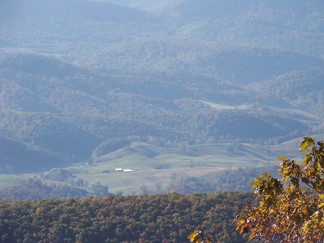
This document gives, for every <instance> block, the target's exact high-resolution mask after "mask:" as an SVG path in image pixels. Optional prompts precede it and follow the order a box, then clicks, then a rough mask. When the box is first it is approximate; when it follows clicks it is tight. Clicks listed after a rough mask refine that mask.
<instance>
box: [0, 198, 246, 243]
mask: <svg viewBox="0 0 324 243" xmlns="http://www.w3.org/2000/svg"><path fill="white" fill-rule="evenodd" d="M251 199H252V195H251V194H244V193H218V194H193V195H188V196H184V195H180V194H161V195H152V196H143V195H139V196H109V197H103V198H82V199H65V200H41V201H1V202H0V215H1V218H2V219H5V220H1V222H0V233H1V237H2V238H1V241H2V242H4V243H9V242H19V241H25V242H37V241H50V242H60V243H62V242H74V241H77V242H116V243H117V242H187V235H188V234H189V233H191V232H192V231H193V230H194V229H195V228H197V227H199V228H201V229H206V230H207V229H208V231H206V232H205V233H206V234H208V235H210V237H211V238H212V240H213V241H214V242H217V241H219V242H231V243H233V242H246V240H245V239H243V238H242V237H241V236H240V235H239V234H238V233H237V232H235V215H237V213H239V212H240V210H241V208H242V207H243V206H244V205H246V204H249V203H250V202H251Z"/></svg>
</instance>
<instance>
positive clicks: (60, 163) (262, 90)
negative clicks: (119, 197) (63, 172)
mask: <svg viewBox="0 0 324 243" xmlns="http://www.w3.org/2000/svg"><path fill="white" fill-rule="evenodd" d="M323 12H324V6H323V3H322V2H321V1H315V0H312V1H304V0H298V1H285V3H283V2H281V1H272V2H271V3H270V2H269V3H268V2H267V3H265V2H264V1H245V2H242V1H238V0H231V1H227V2H226V3H224V2H223V1H218V0H217V1H211V0H204V1H192V0H181V1H180V0H179V1H174V2H173V3H172V4H170V1H169V0H165V1H162V0H161V1H156V2H155V3H154V4H151V5H150V2H149V1H144V0H135V1H119V2H118V1H112V0H111V1H89V0H68V1H61V0H60V1H53V0H46V1H40V0H32V1H7V0H5V1H1V3H0V19H1V23H0V29H1V31H0V87H1V89H0V117H1V119H0V138H1V140H0V141H1V148H0V158H1V159H0V165H1V172H2V173H13V174H17V173H19V174H23V173H32V174H33V173H47V172H48V171H50V170H51V169H55V168H63V167H64V168H65V169H67V170H68V171H69V172H70V173H72V174H73V176H75V178H77V179H81V180H84V181H88V182H89V183H88V184H89V185H90V186H91V185H92V184H94V183H96V182H100V183H103V184H104V185H109V186H110V188H111V191H114V192H118V191H121V192H127V193H131V192H132V191H135V192H136V193H138V192H140V191H141V186H143V185H149V187H150V190H152V188H154V187H156V188H157V187H159V186H157V185H156V183H161V185H162V188H164V189H166V188H167V187H168V186H169V185H170V183H172V180H173V179H172V178H174V177H175V174H177V178H181V176H183V178H188V177H189V178H190V177H197V178H198V177H204V176H208V174H213V175H214V173H219V172H220V171H223V170H227V169H229V168H232V169H235V168H239V167H246V166H253V167H260V166H261V165H263V164H265V163H269V162H271V161H272V160H275V158H276V156H277V155H280V152H281V151H285V152H286V150H285V149H284V148H282V149H278V147H279V148H280V145H281V144H283V145H285V144H287V143H289V141H296V139H297V140H298V139H299V138H300V137H302V136H306V135H309V134H313V135H315V136H316V137H317V139H322V137H323V136H322V134H324V121H323V119H324V118H323V114H324V110H323V104H324V101H323V97H324V94H323V92H324V87H323V79H324V72H323V67H324V59H323V58H324V49H323V44H322V43H323V36H324V35H323V34H324V28H323V26H324V19H323V17H322V16H323ZM207 148H208V149H207ZM293 152H294V151H293ZM293 152H292V153H293ZM118 167H122V168H124V169H125V168H126V169H127V168H130V169H134V170H136V171H134V172H133V173H125V174H123V173H108V172H110V171H114V169H115V168H118ZM107 171H108V172H107ZM36 175H37V176H38V177H39V178H41V175H40V174H36ZM172 175H173V176H172ZM123 177H125V178H124V179H123V180H122V179H120V178H123ZM41 179H42V178H41ZM43 179H44V178H43ZM119 179H120V180H119ZM179 180H180V179H179ZM44 181H45V182H46V183H52V182H51V180H47V181H46V180H45V179H44ZM123 182H125V183H126V182H127V183H126V184H123ZM54 183H57V182H54ZM59 183H67V184H69V183H70V181H66V182H62V181H60V182H59ZM73 183H75V181H74V182H73ZM84 184H87V183H84ZM159 188H160V187H159ZM88 189H89V188H88ZM142 189H143V188H142ZM160 189H161V188H160Z"/></svg>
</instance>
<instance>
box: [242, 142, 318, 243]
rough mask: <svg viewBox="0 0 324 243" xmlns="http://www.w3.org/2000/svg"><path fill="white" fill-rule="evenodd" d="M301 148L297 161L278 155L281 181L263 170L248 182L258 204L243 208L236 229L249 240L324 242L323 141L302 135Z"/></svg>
mask: <svg viewBox="0 0 324 243" xmlns="http://www.w3.org/2000/svg"><path fill="white" fill-rule="evenodd" d="M300 151H303V152H304V158H303V160H302V162H301V163H300V164H298V163H297V162H296V161H295V160H294V159H289V158H287V157H285V156H280V157H279V158H278V161H279V162H280V169H279V175H280V176H281V180H279V179H275V178H273V177H272V176H270V174H269V173H263V174H262V175H261V176H259V177H258V178H256V179H255V181H254V183H253V184H252V185H251V187H252V188H255V189H256V190H255V193H256V194H257V197H258V202H257V205H256V206H252V207H249V206H248V207H245V208H244V209H243V210H242V211H241V213H240V215H239V216H238V220H237V222H236V230H239V231H240V233H241V234H243V233H249V240H250V241H256V242H260V241H262V242H283V243H285V242H323V241H324V217H323V216H324V194H323V193H324V142H323V141H320V142H317V143H315V141H314V139H313V138H311V137H305V138H304V140H303V141H302V142H301V143H300Z"/></svg>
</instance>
